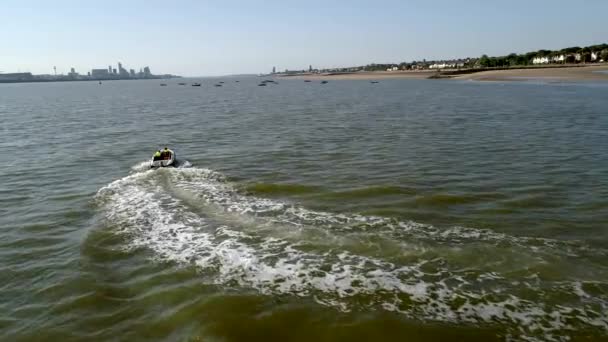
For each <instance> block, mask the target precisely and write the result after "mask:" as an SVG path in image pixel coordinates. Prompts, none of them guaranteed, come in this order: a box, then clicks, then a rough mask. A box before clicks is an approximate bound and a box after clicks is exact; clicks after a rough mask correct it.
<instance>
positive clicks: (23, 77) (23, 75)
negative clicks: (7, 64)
mask: <svg viewBox="0 0 608 342" xmlns="http://www.w3.org/2000/svg"><path fill="white" fill-rule="evenodd" d="M33 79H34V76H33V75H32V73H31V72H19V73H10V74H0V82H16V81H30V80H33Z"/></svg>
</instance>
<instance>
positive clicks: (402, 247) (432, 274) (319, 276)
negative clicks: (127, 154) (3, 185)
mask: <svg viewBox="0 0 608 342" xmlns="http://www.w3.org/2000/svg"><path fill="white" fill-rule="evenodd" d="M188 164H189V163H188ZM190 166H191V165H188V166H187V167H181V168H166V169H159V170H148V169H147V163H142V164H138V165H136V166H134V167H133V171H134V173H132V174H131V175H129V176H127V177H125V178H122V179H119V180H116V181H114V182H112V183H110V184H108V185H107V186H105V187H103V188H101V189H100V190H99V191H98V193H97V195H96V201H97V202H98V204H99V206H100V209H101V215H102V219H103V220H105V221H106V222H107V226H108V227H111V229H112V230H113V232H115V233H116V234H123V235H125V236H126V237H127V238H126V241H128V243H127V245H126V246H124V248H126V249H140V248H144V249H146V250H150V251H152V252H153V253H152V254H153V255H154V256H153V259H155V260H156V261H159V262H172V263H176V264H179V265H184V266H186V267H196V268H197V269H198V270H199V271H200V274H201V279H202V281H203V282H206V283H209V284H218V285H222V286H226V287H232V288H236V289H238V288H242V289H249V290H255V291H257V292H259V293H261V294H265V295H274V296H277V295H280V296H296V297H301V298H308V299H312V300H314V301H316V302H317V303H319V304H322V305H326V306H331V307H334V308H336V309H338V310H342V311H369V310H388V311H394V312H398V313H400V314H402V315H405V316H407V317H409V318H412V319H418V320H432V321H440V322H448V323H468V324H487V325H491V324H495V323H500V324H504V325H505V326H508V327H509V328H508V329H507V331H505V337H514V338H524V339H535V338H540V339H549V340H562V339H563V338H564V336H567V335H568V332H572V331H577V330H579V329H585V330H589V331H593V332H594V333H597V334H600V335H605V334H606V333H607V332H608V314H607V312H608V283H607V282H606V281H605V279H608V265H607V264H606V263H605V261H604V262H602V261H601V260H606V256H607V255H608V251H607V250H604V249H593V248H591V247H588V246H586V245H585V244H583V243H579V242H564V241H559V240H551V239H540V238H530V237H516V236H510V235H505V234H501V233H497V232H493V231H491V230H484V229H473V228H465V227H451V228H446V229H441V228H438V227H434V226H430V225H425V224H420V223H415V222H403V221H399V220H395V219H391V218H385V217H374V216H363V215H356V214H336V213H329V212H320V211H313V210H308V209H306V208H303V207H301V206H298V205H294V204H292V203H288V202H283V201H277V200H272V199H266V198H260V197H256V196H251V195H248V194H247V193H243V192H242V191H239V190H238V187H236V186H235V185H234V184H231V183H230V182H228V181H227V180H226V177H225V176H224V175H222V174H220V173H218V172H215V171H213V170H208V169H201V168H195V167H190ZM588 263H590V264H592V265H593V272H586V271H585V269H581V266H580V265H584V264H588ZM564 270H568V271H571V275H572V276H569V277H565V276H562V277H560V276H556V274H557V273H558V272H559V274H563V272H564ZM587 270H588V269H587Z"/></svg>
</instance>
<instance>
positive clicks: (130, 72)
mask: <svg viewBox="0 0 608 342" xmlns="http://www.w3.org/2000/svg"><path fill="white" fill-rule="evenodd" d="M129 74H130V75H131V77H135V70H134V69H131V70H129Z"/></svg>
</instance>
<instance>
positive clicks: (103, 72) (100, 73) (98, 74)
mask: <svg viewBox="0 0 608 342" xmlns="http://www.w3.org/2000/svg"><path fill="white" fill-rule="evenodd" d="M91 77H93V78H108V77H110V73H109V72H108V69H93V70H91Z"/></svg>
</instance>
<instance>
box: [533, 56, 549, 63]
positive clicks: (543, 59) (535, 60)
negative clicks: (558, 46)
mask: <svg viewBox="0 0 608 342" xmlns="http://www.w3.org/2000/svg"><path fill="white" fill-rule="evenodd" d="M532 64H549V57H534V58H533V59H532Z"/></svg>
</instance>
